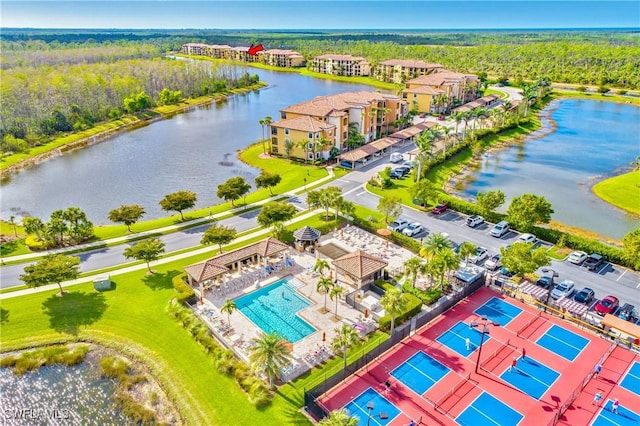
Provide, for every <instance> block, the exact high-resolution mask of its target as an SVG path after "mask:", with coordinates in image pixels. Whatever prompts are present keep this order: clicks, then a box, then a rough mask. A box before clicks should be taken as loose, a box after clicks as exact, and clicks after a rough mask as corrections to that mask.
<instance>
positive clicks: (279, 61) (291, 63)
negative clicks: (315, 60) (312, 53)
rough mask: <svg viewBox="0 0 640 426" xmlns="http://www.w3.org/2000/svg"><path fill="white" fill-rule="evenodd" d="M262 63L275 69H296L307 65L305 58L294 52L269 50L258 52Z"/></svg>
mask: <svg viewBox="0 0 640 426" xmlns="http://www.w3.org/2000/svg"><path fill="white" fill-rule="evenodd" d="M258 57H260V58H261V62H263V63H265V64H267V65H272V66H274V67H285V68H295V67H303V66H304V65H305V61H304V56H302V55H301V54H299V53H298V52H295V51H293V50H283V49H269V50H265V51H262V52H258Z"/></svg>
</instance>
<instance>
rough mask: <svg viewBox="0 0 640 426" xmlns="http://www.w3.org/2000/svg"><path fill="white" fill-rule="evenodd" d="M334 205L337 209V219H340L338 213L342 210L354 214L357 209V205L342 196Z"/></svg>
mask: <svg viewBox="0 0 640 426" xmlns="http://www.w3.org/2000/svg"><path fill="white" fill-rule="evenodd" d="M333 207H334V208H335V209H336V218H335V220H336V221H337V220H338V214H339V213H340V212H342V213H343V214H345V215H349V216H353V213H354V212H355V211H356V205H355V204H354V203H353V202H351V201H349V200H345V199H344V198H342V196H340V197H338V198H336V199H335V200H334V201H333Z"/></svg>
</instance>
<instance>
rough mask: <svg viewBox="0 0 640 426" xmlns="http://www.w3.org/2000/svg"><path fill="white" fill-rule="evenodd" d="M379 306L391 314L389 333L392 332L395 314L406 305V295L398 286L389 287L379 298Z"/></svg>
mask: <svg viewBox="0 0 640 426" xmlns="http://www.w3.org/2000/svg"><path fill="white" fill-rule="evenodd" d="M380 306H382V307H383V308H384V310H385V311H387V313H388V314H389V315H391V330H390V331H389V333H390V334H393V329H394V327H395V321H396V315H398V314H399V313H401V312H402V311H404V309H405V307H406V306H407V297H406V295H405V294H404V293H403V292H402V291H400V289H399V288H395V287H394V288H390V289H389V290H387V291H386V292H385V293H384V295H383V296H382V298H381V299H380Z"/></svg>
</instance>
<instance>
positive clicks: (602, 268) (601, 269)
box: [596, 263, 627, 276]
mask: <svg viewBox="0 0 640 426" xmlns="http://www.w3.org/2000/svg"><path fill="white" fill-rule="evenodd" d="M608 266H609V264H608V263H605V264H604V265H602V267H601V268H600V269H599V270H598V272H596V274H599V273H600V272H602V271H604V268H606V267H608ZM626 271H627V270H626V269H625V272H626ZM623 275H624V274H623ZM620 276H622V275H620Z"/></svg>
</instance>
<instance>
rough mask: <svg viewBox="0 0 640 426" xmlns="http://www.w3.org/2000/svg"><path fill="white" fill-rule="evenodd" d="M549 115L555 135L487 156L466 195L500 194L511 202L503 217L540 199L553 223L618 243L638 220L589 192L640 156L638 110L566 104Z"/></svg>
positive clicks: (599, 104) (572, 101) (577, 101)
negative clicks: (523, 200)
mask: <svg viewBox="0 0 640 426" xmlns="http://www.w3.org/2000/svg"><path fill="white" fill-rule="evenodd" d="M547 109H552V112H551V119H552V120H553V121H555V123H556V124H557V129H556V130H555V131H553V132H551V133H548V134H547V135H546V136H543V137H541V138H537V139H536V138H531V139H530V140H527V141H526V142H525V143H523V144H519V145H514V146H511V147H508V148H506V149H502V150H498V151H496V152H491V153H489V154H487V155H485V157H484V158H483V161H482V164H481V167H480V169H479V170H477V171H476V172H472V173H471V174H470V175H469V177H468V179H469V183H468V184H467V185H466V187H465V188H464V189H463V194H462V195H463V196H465V198H473V197H475V194H476V193H477V192H478V191H487V190H496V189H500V190H502V191H503V192H504V193H505V195H506V198H507V202H506V203H505V204H504V206H503V207H502V208H501V210H502V211H503V212H504V211H506V207H507V206H508V205H509V202H510V201H511V199H512V198H513V197H514V196H518V195H520V194H523V193H532V194H536V195H542V196H544V197H545V198H546V199H547V200H548V201H549V202H550V203H551V205H552V207H553V209H554V210H555V213H554V214H553V215H552V217H551V218H552V220H554V221H557V222H562V223H565V224H567V225H571V226H576V227H579V228H584V229H588V230H592V231H596V232H598V233H600V234H603V235H606V236H609V237H613V238H615V239H621V238H622V237H623V236H624V235H625V234H626V233H627V232H629V231H632V230H634V229H636V228H638V225H639V221H638V218H637V217H634V216H632V215H630V214H627V213H625V212H624V211H623V210H620V209H618V208H616V207H613V206H611V205H610V204H608V203H606V202H604V201H602V200H601V199H600V198H598V197H596V196H595V195H594V194H593V192H592V191H591V187H592V185H593V184H595V183H596V182H597V181H599V180H601V179H603V178H605V177H609V176H612V175H614V174H617V173H619V172H620V171H621V170H623V169H624V168H626V167H628V166H629V164H630V163H631V162H632V161H633V160H634V159H635V158H636V156H637V155H638V154H640V108H638V107H636V106H633V105H628V104H620V103H614V102H602V101H591V100H582V99H563V100H559V101H554V102H552V103H551V104H550V105H548V106H547ZM544 115H545V111H543V116H544ZM548 124H549V123H543V125H547V126H548ZM637 195H638V194H637Z"/></svg>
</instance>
